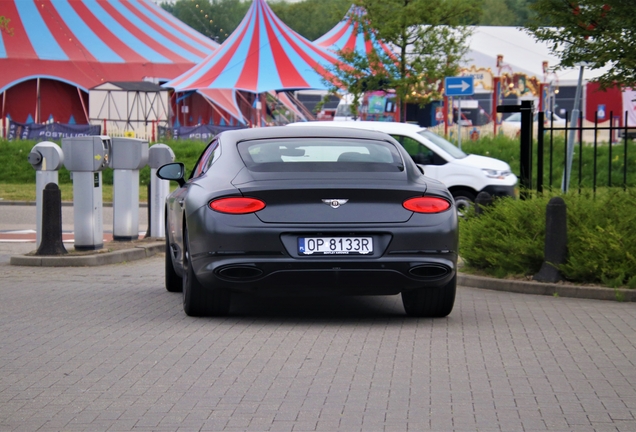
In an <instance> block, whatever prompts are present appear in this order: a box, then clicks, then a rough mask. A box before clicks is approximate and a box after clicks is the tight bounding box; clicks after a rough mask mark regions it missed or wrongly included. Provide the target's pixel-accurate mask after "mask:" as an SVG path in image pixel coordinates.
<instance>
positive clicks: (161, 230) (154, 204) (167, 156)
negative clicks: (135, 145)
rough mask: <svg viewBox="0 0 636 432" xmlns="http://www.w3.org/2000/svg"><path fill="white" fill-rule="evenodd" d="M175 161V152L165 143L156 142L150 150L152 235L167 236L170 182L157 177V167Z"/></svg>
mask: <svg viewBox="0 0 636 432" xmlns="http://www.w3.org/2000/svg"><path fill="white" fill-rule="evenodd" d="M171 162H174V152H173V151H172V149H171V148H170V147H168V146H167V145H165V144H155V145H153V146H152V147H150V149H149V150H148V165H150V193H151V196H150V197H149V200H150V236H151V237H165V235H166V226H165V225H166V220H165V214H164V209H165V203H166V198H167V196H168V194H169V193H170V182H169V181H168V180H161V179H160V178H159V177H157V175H156V174H157V169H159V168H160V167H161V166H163V165H165V164H167V163H171Z"/></svg>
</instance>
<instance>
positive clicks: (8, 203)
mask: <svg viewBox="0 0 636 432" xmlns="http://www.w3.org/2000/svg"><path fill="white" fill-rule="evenodd" d="M36 204H37V203H36V202H35V201H4V200H1V199H0V206H35V205H36ZM102 206H103V207H112V206H113V203H112V202H105V203H102ZM62 207H73V201H62ZM139 207H148V203H147V202H140V203H139Z"/></svg>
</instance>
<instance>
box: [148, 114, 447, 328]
mask: <svg viewBox="0 0 636 432" xmlns="http://www.w3.org/2000/svg"><path fill="white" fill-rule="evenodd" d="M185 173H186V170H185V166H184V165H183V164H182V163H178V162H177V163H170V164H167V165H164V166H162V167H161V168H159V169H158V170H157V176H158V177H159V178H161V179H164V180H173V181H176V182H178V185H179V187H178V188H177V189H176V190H175V191H174V192H173V193H171V194H170V195H169V196H168V198H167V200H166V209H165V211H166V214H165V220H166V254H165V260H166V261H165V285H166V289H167V290H168V291H171V292H178V291H182V293H183V308H184V311H185V313H186V314H187V315H190V316H219V315H225V314H227V313H228V312H229V309H230V301H231V296H232V292H247V293H252V294H254V295H265V294H269V295H286V294H288V295H320V294H330V295H396V294H401V297H402V302H403V305H404V309H405V311H406V313H407V314H408V315H411V316H418V317H445V316H447V315H448V314H449V313H450V312H451V310H452V309H453V304H454V301H455V291H456V271H457V253H458V229H457V211H456V209H455V208H454V205H455V204H454V201H453V197H452V195H451V194H450V193H449V191H448V189H447V188H446V187H445V186H444V185H443V184H442V183H440V182H439V181H437V180H434V179H431V178H428V177H426V176H425V175H424V173H423V170H422V168H421V167H418V166H417V165H416V164H415V162H413V160H412V159H411V157H409V154H408V153H407V151H406V150H405V149H404V147H403V146H401V145H400V143H399V142H398V141H396V140H395V139H394V138H393V137H391V136H390V135H388V134H385V133H382V132H377V131H366V130H359V129H358V130H356V129H348V128H337V129H335V128H334V129H332V128H318V127H312V126H304V127H294V128H290V127H269V128H255V129H242V130H233V131H225V132H222V133H221V134H219V135H217V136H216V137H215V138H214V139H213V140H212V141H211V142H210V143H209V144H208V146H207V147H206V148H205V150H204V151H203V153H202V154H201V156H200V158H199V160H198V162H197V163H196V165H195V166H194V168H193V169H192V172H191V173H190V175H189V176H187V178H186V175H185Z"/></svg>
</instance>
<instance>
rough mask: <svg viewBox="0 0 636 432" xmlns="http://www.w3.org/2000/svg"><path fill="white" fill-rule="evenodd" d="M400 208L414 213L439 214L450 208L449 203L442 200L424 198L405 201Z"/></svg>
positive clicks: (429, 197)
mask: <svg viewBox="0 0 636 432" xmlns="http://www.w3.org/2000/svg"><path fill="white" fill-rule="evenodd" d="M402 206H403V207H404V208H405V209H407V210H411V211H414V212H416V213H441V212H443V211H446V210H448V209H449V208H450V206H451V204H450V202H448V201H446V200H445V199H443V198H437V197H431V196H424V197H417V198H410V199H407V200H406V201H404V202H403V203H402Z"/></svg>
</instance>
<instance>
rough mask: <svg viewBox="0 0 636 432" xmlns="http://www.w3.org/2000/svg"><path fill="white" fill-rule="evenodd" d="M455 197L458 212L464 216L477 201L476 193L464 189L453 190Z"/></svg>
mask: <svg viewBox="0 0 636 432" xmlns="http://www.w3.org/2000/svg"><path fill="white" fill-rule="evenodd" d="M453 198H454V199H455V207H457V214H458V215H460V216H464V215H465V214H466V211H468V209H470V208H471V207H472V206H473V204H474V203H475V195H474V194H472V193H470V192H467V191H463V190H460V191H456V192H453Z"/></svg>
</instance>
